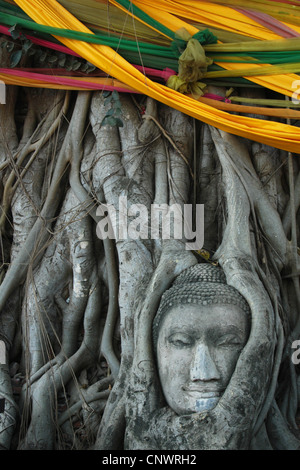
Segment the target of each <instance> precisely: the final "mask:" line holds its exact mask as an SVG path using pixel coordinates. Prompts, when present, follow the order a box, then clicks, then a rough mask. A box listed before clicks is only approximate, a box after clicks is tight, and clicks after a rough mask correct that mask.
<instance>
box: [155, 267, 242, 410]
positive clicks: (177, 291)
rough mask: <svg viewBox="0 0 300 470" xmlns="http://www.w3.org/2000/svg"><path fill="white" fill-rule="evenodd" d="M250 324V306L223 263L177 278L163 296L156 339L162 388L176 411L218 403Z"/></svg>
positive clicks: (193, 269) (206, 407) (157, 322)
mask: <svg viewBox="0 0 300 470" xmlns="http://www.w3.org/2000/svg"><path fill="white" fill-rule="evenodd" d="M249 329H250V309H249V306H248V304H247V302H246V300H245V299H244V298H243V297H242V296H241V294H240V293H239V292H238V291H237V290H236V289H235V288H233V287H232V286H229V285H227V284H226V277H225V274H224V272H223V271H222V269H221V268H219V267H216V266H213V265H211V264H197V265H195V266H193V267H191V268H189V269H187V270H185V271H184V272H183V273H182V274H181V275H179V276H178V277H177V278H176V280H175V282H174V283H173V285H172V287H171V288H170V289H168V290H167V291H166V292H165V293H164V295H163V296H162V299H161V302H160V305H159V308H158V311H157V314H156V316H155V319H154V323H153V341H154V349H155V353H156V358H157V365H158V373H159V377H160V381H161V386H162V390H163V393H164V396H165V399H166V402H167V404H168V405H169V406H170V407H171V408H172V409H173V410H174V411H175V412H176V413H177V414H189V413H195V412H202V411H207V410H210V409H212V408H214V407H215V406H216V405H217V403H218V401H219V399H220V397H221V396H222V395H223V393H224V391H225V389H226V387H227V385H228V383H229V381H230V378H231V376H232V373H233V371H234V369H235V365H236V362H237V360H238V357H239V355H240V352H241V350H242V349H243V347H244V346H245V344H246V342H247V339H248V335H249Z"/></svg>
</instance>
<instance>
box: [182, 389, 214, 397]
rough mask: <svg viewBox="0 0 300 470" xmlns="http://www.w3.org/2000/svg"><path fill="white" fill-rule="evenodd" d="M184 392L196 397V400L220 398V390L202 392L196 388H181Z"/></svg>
mask: <svg viewBox="0 0 300 470" xmlns="http://www.w3.org/2000/svg"><path fill="white" fill-rule="evenodd" d="M182 390H183V391H184V392H187V393H188V394H191V395H196V396H197V398H216V397H220V396H221V391H220V390H203V388H197V387H182Z"/></svg>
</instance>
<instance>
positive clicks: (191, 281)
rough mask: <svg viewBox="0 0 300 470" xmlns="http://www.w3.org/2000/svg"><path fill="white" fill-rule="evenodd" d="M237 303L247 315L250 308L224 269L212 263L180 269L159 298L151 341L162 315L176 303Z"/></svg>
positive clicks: (175, 305)
mask: <svg viewBox="0 0 300 470" xmlns="http://www.w3.org/2000/svg"><path fill="white" fill-rule="evenodd" d="M189 304H197V305H213V304H223V305H224V304H227V305H228V304H230V305H237V306H238V307H240V308H241V309H242V310H243V311H244V312H245V313H246V314H247V315H250V308H249V305H248V303H247V302H246V300H245V299H244V297H243V296H242V295H241V294H240V293H239V292H238V291H237V290H236V289H235V288H234V287H232V286H229V285H228V284H227V283H226V277H225V274H224V272H223V270H222V269H221V268H219V267H217V266H214V265H211V264H206V263H205V264H196V265H195V266H192V267H191V268H188V269H186V270H185V271H183V272H182V273H181V274H180V275H179V276H178V277H177V278H176V280H175V281H174V283H173V285H172V286H171V287H170V289H168V290H167V291H166V292H165V293H164V294H163V295H162V298H161V302H160V305H159V308H158V310H157V313H156V316H155V318H154V322H153V342H154V344H156V342H157V337H158V331H159V326H160V324H161V321H162V319H163V318H164V316H165V314H166V313H167V312H168V311H169V310H171V309H172V308H173V307H177V306H178V305H189Z"/></svg>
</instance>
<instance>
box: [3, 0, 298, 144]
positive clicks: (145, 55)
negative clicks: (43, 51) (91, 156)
mask: <svg viewBox="0 0 300 470" xmlns="http://www.w3.org/2000/svg"><path fill="white" fill-rule="evenodd" d="M71 3H72V2H70V4H71ZM88 3H89V4H91V5H92V7H94V8H96V6H97V5H98V2H95V1H94V2H93V1H92V0H91V1H90V2H88ZM99 3H102V4H105V3H107V4H110V5H113V6H114V7H115V8H117V9H119V11H120V12H123V13H122V14H126V15H127V16H132V17H133V18H134V19H135V20H136V22H137V23H139V24H141V27H147V28H148V29H147V31H146V30H145V31H146V33H145V37H147V39H145V40H141V41H140V40H139V41H137V38H130V36H127V37H126V35H125V34H123V35H121V36H122V37H121V36H120V37H116V35H115V34H112V33H111V32H110V31H108V32H107V31H106V33H105V32H104V29H103V30H102V31H101V32H97V31H96V32H93V30H92V29H90V28H89V27H87V26H86V25H85V24H84V23H83V22H82V21H80V20H79V19H77V18H76V17H75V16H74V15H73V14H72V13H71V12H70V11H68V10H67V9H66V8H64V6H63V5H65V6H66V7H68V2H67V1H66V0H61V1H60V2H57V1H56V0H26V1H25V0H16V1H15V2H11V1H10V2H5V1H3V0H0V12H1V7H2V8H6V9H5V12H4V13H3V15H6V16H3V18H6V20H5V21H7V22H10V24H11V22H13V21H15V20H14V19H12V18H9V13H8V11H9V9H10V7H12V10H11V11H10V13H11V15H12V16H15V17H18V18H19V20H18V21H17V24H18V23H22V24H23V27H24V28H25V29H26V31H27V32H26V34H28V33H29V32H30V28H32V30H33V31H34V29H35V28H36V29H37V30H39V33H38V34H41V35H46V38H47V39H45V36H44V37H43V39H44V40H48V39H49V37H50V38H51V41H50V42H53V43H54V44H56V45H59V44H63V47H64V48H65V49H64V50H65V51H66V50H69V51H72V52H71V53H73V54H76V55H77V56H79V57H81V58H83V59H85V60H87V61H88V62H91V63H92V64H94V66H96V67H97V68H98V69H99V70H101V71H103V72H104V74H106V76H108V77H110V79H111V80H113V82H111V83H110V84H109V86H112V83H113V84H114V85H115V84H117V86H118V89H119V90H127V91H129V90H132V91H135V92H137V93H142V94H145V95H147V96H150V97H152V98H154V99H155V100H157V101H160V102H161V103H164V104H166V105H168V106H170V107H173V108H175V109H177V110H179V111H181V112H183V113H186V114H188V115H190V116H192V117H194V118H196V119H199V120H201V121H203V122H205V123H207V124H210V125H213V126H215V127H217V128H219V129H222V130H224V131H226V132H229V133H232V134H235V135H239V136H242V137H246V138H249V139H251V140H255V141H258V142H262V143H265V144H267V145H270V146H273V147H277V148H281V149H283V150H287V151H291V152H295V153H299V149H300V129H299V128H298V127H296V126H292V125H288V124H283V123H280V122H274V121H264V120H259V119H256V118H252V117H247V116H240V115H236V114H230V113H229V112H226V111H224V110H222V109H217V107H214V106H211V105H210V104H207V102H206V103H205V102H203V101H201V99H193V98H192V97H191V96H189V95H187V94H186V93H189V92H192V93H193V90H189V89H188V88H187V89H186V91H184V93H179V92H178V91H176V90H173V89H170V88H169V87H167V86H165V85H164V84H162V83H158V82H157V79H158V77H159V75H158V72H156V74H155V73H154V74H152V75H148V76H147V73H145V68H148V69H150V68H152V69H155V70H156V71H159V70H163V69H165V68H166V67H169V68H171V69H172V70H174V72H175V74H176V73H177V72H178V57H176V56H175V55H174V51H173V49H172V42H173V41H174V40H175V39H176V34H177V32H178V31H179V30H180V29H182V28H184V29H185V30H186V31H187V32H188V33H189V34H190V35H191V36H192V37H194V36H195V35H196V34H198V33H199V29H198V27H197V26H196V25H197V24H199V23H200V22H201V23H202V26H203V24H204V25H206V26H207V27H212V28H217V27H219V28H220V29H221V30H223V31H226V32H227V33H228V34H235V35H240V36H243V37H244V38H245V41H241V44H243V46H245V47H246V49H247V47H248V49H247V51H246V52H245V51H243V52H241V51H235V52H234V51H233V52H228V54H227V53H225V51H222V53H221V50H220V52H216V51H215V50H214V51H212V49H211V48H212V46H211V45H210V44H208V45H205V44H204V45H203V49H204V51H205V55H206V57H207V58H208V62H207V65H208V68H207V70H206V71H204V80H207V81H208V82H209V80H226V79H227V80H228V79H232V80H234V79H235V80H244V79H246V80H248V81H249V82H252V83H254V84H255V85H259V86H260V87H264V88H267V89H270V90H273V91H275V92H277V93H280V94H282V95H287V96H289V97H294V95H295V91H296V89H297V88H295V87H296V84H297V81H298V80H299V75H297V74H296V72H298V71H300V60H299V48H297V47H298V46H295V48H294V50H293V51H289V50H286V49H285V50H283V51H282V50H275V51H273V52H272V51H271V50H269V51H252V52H253V53H251V43H252V42H253V40H254V39H255V40H259V41H260V42H261V43H262V44H264V43H266V45H267V44H268V42H269V41H274V40H277V39H280V38H281V37H280V36H279V35H278V31H279V29H280V28H279V29H278V28H277V30H276V28H275V26H276V27H277V26H278V22H281V23H282V25H283V27H282V30H284V31H287V30H288V29H289V30H292V31H294V32H295V33H294V36H295V37H294V38H292V39H295V40H298V37H296V36H297V35H298V34H299V33H300V13H299V11H300V8H299V7H296V6H295V5H294V4H292V5H291V4H286V5H285V7H284V11H283V14H281V9H282V7H281V6H280V8H279V7H278V8H277V6H276V7H275V8H273V10H274V18H276V21H274V24H273V26H274V31H277V32H274V31H273V30H271V29H268V27H267V24H266V25H265V26H263V25H262V24H259V23H258V22H256V21H255V20H254V19H252V18H250V17H249V16H247V15H246V14H243V13H242V12H240V11H237V10H236V9H234V8H231V7H229V6H224V5H220V4H218V1H217V0H216V1H211V2H202V1H198V0H197V1H195V0H185V1H184V2H183V1H180V0H172V1H171V0H157V1H155V2H154V1H153V0H134V1H128V0H119V1H116V0H109V1H108V2H104V0H101V2H99ZM234 3H235V8H240V7H242V5H238V3H239V2H237V1H235V2H234ZM236 3H237V4H236ZM252 3H254V2H251V1H250V3H249V5H250V4H251V5H252ZM255 3H257V5H258V10H259V8H261V10H262V11H261V13H262V14H261V15H258V16H260V18H262V17H263V18H264V19H266V15H269V16H270V4H273V2H272V1H270V0H269V1H268V0H266V1H265V2H263V1H262V0H261V1H259V0H256V2H255ZM228 4H230V2H228ZM95 5H96V6H95ZM249 5H248V4H247V8H248V7H249ZM297 5H298V4H297ZM17 6H18V7H20V8H19V9H18V7H17ZM259 11H260V10H259ZM283 18H284V19H285V21H283ZM96 20H97V19H95V21H96ZM97 21H98V20H97ZM91 23H93V22H92V21H91ZM221 23H222V26H221ZM266 23H267V22H266ZM275 23H276V25H275ZM51 28H52V29H51ZM149 30H153V36H151V35H149ZM202 30H203V27H202ZM33 35H34V34H33ZM31 36H32V34H31ZM149 38H151V39H149ZM286 40H287V41H289V39H286ZM283 41H284V40H283ZM187 42H188V41H187ZM109 44H110V45H109ZM289 44H290V43H286V46H287V47H289V46H288V45H289ZM295 44H296V43H295ZM218 45H219V46H220V47H221V46H222V44H221V41H218V43H217V44H216V45H215V46H216V47H217V46H218ZM267 52H268V53H269V54H267ZM279 52H281V53H282V54H281V55H280V54H279ZM233 53H234V55H233ZM259 53H265V55H259ZM155 54H158V55H155ZM214 54H215V56H214ZM226 54H227V55H226ZM272 54H273V55H272ZM233 57H234V58H233ZM135 58H136V59H138V58H139V60H140V63H138V62H134V60H133V59H135ZM144 59H145V60H146V61H148V62H147V63H144ZM230 60H235V62H230ZM155 61H157V63H158V65H157V66H156V65H155ZM167 61H169V62H167ZM264 61H266V62H264ZM212 62H213V63H212ZM241 63H243V64H244V65H241ZM245 64H247V66H245ZM138 66H140V67H141V68H140V69H139V68H138ZM53 73H54V75H55V69H54V72H53ZM247 74H248V75H247ZM1 77H2V78H1V80H3V81H4V82H5V83H11V80H12V78H11V77H12V75H10V74H9V73H7V74H6V75H5V74H2V76H1ZM8 77H10V78H8ZM234 77H236V78H234ZM20 78H21V77H20V75H19V79H20ZM23 78H24V86H27V85H26V82H27V83H29V82H28V80H34V79H33V78H32V77H31V78H29V77H26V79H25V76H23ZM36 78H37V81H36V83H37V86H41V85H40V84H41V81H39V80H38V77H36ZM44 78H45V80H44V83H47V86H50V87H51V86H53V85H55V83H56V84H57V83H58V82H59V80H61V81H60V83H59V85H60V86H65V87H66V89H68V87H70V86H74V85H75V83H74V82H75V81H76V82H77V83H78V84H79V83H81V85H82V88H83V87H85V86H87V85H88V84H90V89H99V88H96V87H99V86H102V85H103V84H102V83H101V81H99V80H100V79H99V77H97V78H95V77H83V78H79V77H72V82H73V83H72V84H71V83H70V82H69V83H67V82H68V80H67V79H71V77H65V78H61V77H60V78H59V79H57V78H53V79H52V83H51V80H49V77H44ZM101 80H102V79H101ZM202 80H203V79H201V82H202ZM16 82H17V78H16V76H15V83H16ZM53 82H55V83H53ZM64 83H65V85H64ZM195 83H198V82H195ZM245 83H247V82H245ZM120 84H122V86H120ZM29 86H30V85H29ZM31 86H33V82H32V83H31ZM87 89H88V88H87ZM199 90H200V89H199ZM203 92H205V90H203ZM197 93H198V92H197ZM201 93H202V90H200V91H199V94H201ZM197 98H198V96H197ZM224 104H226V103H224ZM228 110H229V109H228Z"/></svg>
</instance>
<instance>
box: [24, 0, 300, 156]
mask: <svg viewBox="0 0 300 470" xmlns="http://www.w3.org/2000/svg"><path fill="white" fill-rule="evenodd" d="M15 3H16V4H18V5H19V6H20V7H21V8H22V9H23V10H24V11H25V13H27V14H28V15H29V16H30V17H31V18H32V19H33V20H34V21H36V22H37V23H40V24H44V25H49V26H54V27H57V28H66V29H73V30H76V31H82V32H87V33H91V31H90V30H89V29H88V28H87V27H86V26H84V25H83V24H82V23H81V22H80V21H78V20H77V19H76V18H75V17H74V16H73V15H71V14H70V13H69V12H68V11H67V10H66V9H65V8H63V7H62V6H61V5H60V4H59V3H58V2H57V1H55V0H15ZM160 3H161V0H159V1H158V2H157V1H155V2H154V0H153V5H155V8H156V6H157V4H160ZM174 3H175V2H174ZM188 3H189V2H186V1H185V2H184V4H185V5H187V4H188ZM197 3H199V4H200V3H201V2H197ZM187 8H188V5H187ZM161 16H163V15H161ZM160 21H162V18H161V17H160ZM183 23H184V22H183ZM184 25H185V23H184ZM182 26H183V25H181V26H180V27H182ZM180 27H176V29H175V31H177V30H178V29H180ZM189 32H190V33H191V34H193V33H192V32H191V31H189ZM58 39H59V40H60V41H61V42H62V43H63V44H65V45H66V46H67V47H69V48H71V49H72V50H73V51H75V52H77V53H78V54H79V55H80V56H81V57H83V58H85V59H86V60H88V61H89V62H91V63H93V64H94V65H95V66H96V67H98V68H99V69H101V70H103V71H104V72H106V73H107V74H108V75H111V76H112V77H114V78H116V79H117V80H120V81H121V82H123V83H125V84H126V85H127V86H129V87H132V88H133V89H135V90H137V91H139V92H140V93H143V94H145V95H148V96H150V97H152V98H153V99H155V100H157V101H160V102H162V103H164V104H166V105H168V106H170V107H173V108H175V109H177V110H179V111H181V112H183V113H185V114H188V115H190V116H192V117H194V118H196V119H199V120H201V121H203V122H205V123H207V124H210V125H212V126H214V127H218V128H219V129H222V130H224V131H226V132H229V133H232V134H236V135H239V136H242V137H246V138H249V139H251V140H256V141H258V142H262V143H265V144H267V145H270V146H273V147H278V148H281V149H283V150H287V151H291V152H296V153H298V152H299V151H300V129H299V128H297V127H293V126H289V125H284V124H281V123H276V122H271V121H263V120H258V119H253V118H248V117H245V116H236V115H231V114H228V113H226V112H224V111H221V110H217V109H215V108H212V107H211V106H208V105H206V104H204V103H200V102H198V101H196V100H194V99H192V98H190V97H188V96H186V95H182V94H180V93H178V92H176V91H175V90H172V89H170V88H168V87H166V86H164V85H161V84H159V83H155V82H152V81H151V80H149V79H148V78H146V77H145V76H144V75H143V74H142V73H141V72H139V71H138V70H137V69H135V68H134V67H133V66H132V65H131V64H129V63H128V62H127V61H126V60H125V59H123V58H122V57H121V56H120V55H119V54H118V53H117V52H115V51H114V50H113V49H111V48H110V47H107V46H102V45H97V44H88V43H85V42H82V41H76V40H73V39H66V38H61V37H58Z"/></svg>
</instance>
